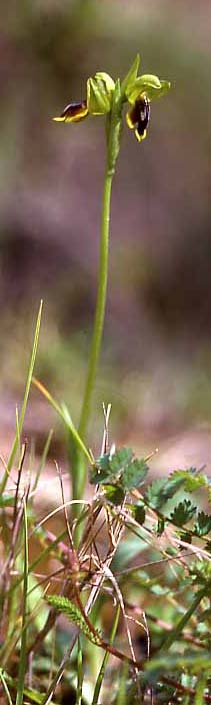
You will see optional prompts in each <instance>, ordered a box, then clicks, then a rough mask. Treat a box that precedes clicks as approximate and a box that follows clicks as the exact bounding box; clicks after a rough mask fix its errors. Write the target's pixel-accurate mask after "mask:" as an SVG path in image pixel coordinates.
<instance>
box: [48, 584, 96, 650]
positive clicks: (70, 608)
mask: <svg viewBox="0 0 211 705" xmlns="http://www.w3.org/2000/svg"><path fill="white" fill-rule="evenodd" d="M46 600H47V602H48V604H49V605H50V606H51V607H55V609H56V610H58V612H61V613H62V614H65V615H66V616H67V617H68V619H69V620H70V622H73V623H74V624H76V625H77V627H79V628H80V629H81V631H82V632H83V634H85V636H87V638H88V639H89V641H91V642H92V643H93V644H96V645H97V646H100V645H101V642H102V639H101V636H100V633H99V632H98V630H97V629H95V633H93V632H92V631H91V630H90V629H89V626H88V624H87V623H86V622H85V619H84V617H83V615H82V614H81V612H80V610H79V608H78V607H77V606H76V605H74V603H73V602H71V601H70V600H68V598H67V597H63V596H62V595H47V597H46Z"/></svg>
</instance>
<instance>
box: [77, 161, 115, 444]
mask: <svg viewBox="0 0 211 705" xmlns="http://www.w3.org/2000/svg"><path fill="white" fill-rule="evenodd" d="M112 180H113V173H112V172H111V171H110V169H109V168H108V167H107V169H106V174H105V181H104V190H103V202H102V222H101V243H100V262H99V279H98V292H97V303H96V311H95V321H94V329H93V336H92V342H91V350H90V357H89V364H88V371H87V379H86V386H85V393H84V399H83V406H82V410H81V417H80V423H79V435H80V436H81V437H82V439H83V440H85V437H86V431H87V426H88V421H89V416H90V408H91V401H92V395H93V390H94V383H95V378H96V372H97V366H98V360H99V355H100V349H101V342H102V335H103V326H104V318H105V306H106V293H107V282H108V252H109V230H110V203H111V187H112Z"/></svg>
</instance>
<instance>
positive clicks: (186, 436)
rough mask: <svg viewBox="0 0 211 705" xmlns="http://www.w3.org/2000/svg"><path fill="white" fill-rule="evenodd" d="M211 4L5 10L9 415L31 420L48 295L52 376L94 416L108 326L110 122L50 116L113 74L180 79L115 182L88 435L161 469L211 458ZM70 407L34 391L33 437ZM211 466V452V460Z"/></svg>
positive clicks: (45, 2) (39, 1) (7, 421)
mask: <svg viewBox="0 0 211 705" xmlns="http://www.w3.org/2000/svg"><path fill="white" fill-rule="evenodd" d="M210 26H211V5H210V2H208V0H207V1H206V0H203V1H202V2H201V3H200V5H199V3H198V2H196V0H177V2H176V3H173V2H172V3H170V2H167V0H142V1H141V2H140V0H130V2H128V0H127V1H126V0H100V1H99V0H98V1H96V0H75V1H73V0H33V2H29V0H24V2H22V3H21V5H20V7H19V8H18V9H17V3H15V2H14V0H12V1H11V2H10V3H8V4H7V5H6V6H5V4H4V8H3V10H2V22H1V33H0V46H1V62H0V76H1V102H2V108H1V161H0V179H1V190H0V206H1V208H0V211H1V220H0V272H1V276H0V313H1V344H0V369H1V375H0V389H1V401H0V417H1V434H0V436H1V438H0V447H1V449H2V450H4V449H5V445H7V439H9V436H10V433H11V432H12V429H13V428H14V424H15V404H16V403H18V404H19V403H20V402H21V399H22V396H23V390H24V380H25V378H26V370H27V365H28V360H29V355H30V349H31V344H32V338H33V330H34V323H35V318H36V314H37V310H38V306H39V301H40V299H41V298H43V299H44V314H43V321H42V331H41V339H40V346H39V355H38V359H37V367H36V373H37V376H38V377H39V379H41V381H42V382H43V383H44V384H46V386H47V387H48V388H49V390H50V391H51V393H52V394H53V395H55V396H56V397H57V398H58V399H59V400H61V399H63V400H65V402H66V403H67V404H68V406H69V408H70V412H71V414H72V417H73V419H74V421H75V422H76V423H77V419H78V416H79V411H80V404H81V395H82V393H83V388H84V381H85V372H86V364H87V357H88V351H89V344H90V335H91V327H92V322H93V314H94V306H95V296H96V284H97V266H98V252H99V231H100V217H101V195H102V186H103V174H104V155H105V144H104V126H103V120H104V119H103V118H96V119H93V118H92V119H91V118H89V119H87V120H85V121H83V122H81V123H80V124H79V125H72V126H70V125H59V124H56V123H54V122H53V121H52V119H51V118H52V116H54V115H58V114H59V113H60V112H61V110H62V109H63V108H64V106H65V105H66V104H67V103H68V102H70V101H71V100H73V101H77V100H81V98H83V97H85V90H86V78H87V77H88V76H91V75H93V74H94V73H95V72H96V71H97V70H103V71H107V72H108V73H110V74H111V75H112V76H113V77H114V78H116V77H117V76H120V78H122V77H124V75H125V73H127V71H128V69H129V67H130V65H131V63H132V61H133V60H134V57H135V55H136V53H137V51H139V52H140V55H141V73H155V74H157V75H158V76H160V78H164V79H168V80H170V81H171V83H172V90H171V91H170V93H169V94H168V96H167V97H165V98H163V99H161V100H160V101H157V102H154V103H153V104H152V117H151V122H150V127H149V131H148V137H147V139H146V140H145V141H144V142H143V143H142V144H138V142H137V141H136V139H135V136H134V134H133V133H132V132H131V131H130V130H128V129H127V126H126V124H125V129H124V133H123V139H122V147H121V153H120V158H119V162H118V169H117V175H116V178H115V182H114V188H113V198H112V227H111V246H110V274H109V290H108V305H107V315H106V325H105V334H104V346H103V353H102V357H101V364H100V369H99V372H98V379H97V385H96V394H95V400H94V408H93V416H92V423H91V425H90V435H89V444H90V445H91V446H92V447H93V449H94V450H95V451H96V449H97V450H99V448H100V443H101V434H102V411H101V405H102V402H103V401H104V402H105V403H107V402H111V403H112V416H111V425H110V427H111V435H112V438H113V439H115V440H116V442H117V443H132V444H133V446H134V447H135V449H136V450H137V451H138V452H143V451H144V452H145V451H148V450H149V449H153V448H155V447H156V446H158V447H159V448H160V454H159V455H158V458H156V460H154V462H155V466H156V463H158V466H159V467H160V468H161V469H162V468H165V466H166V467H167V466H168V468H169V467H171V466H172V467H175V466H177V464H180V465H181V464H182V465H184V466H187V464H188V463H189V464H193V463H194V462H195V463H196V464H201V465H202V464H203V463H206V464H207V466H208V467H209V463H210V451H211V441H210V421H211V233H210V220H211V200H210V152H211V122H210V112H211V92H210V71H211V48H210ZM49 425H53V426H54V427H55V429H56V431H55V439H56V440H55V443H56V444H57V445H56V448H54V453H55V452H56V454H58V455H59V454H60V453H61V455H63V454H64V440H63V437H62V431H61V428H60V426H59V425H58V421H57V419H56V418H55V416H54V414H52V412H51V411H50V409H49V408H48V406H47V403H46V402H45V401H43V400H42V399H41V398H40V396H39V394H38V392H37V391H36V390H33V392H32V395H31V403H30V406H29V411H28V416H27V422H26V432H27V434H30V435H31V434H33V435H34V436H35V437H36V442H37V445H38V448H39V444H40V445H42V444H43V442H44V439H45V437H46V433H47V431H48V430H49ZM210 467H211V463H210Z"/></svg>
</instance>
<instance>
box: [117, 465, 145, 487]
mask: <svg viewBox="0 0 211 705" xmlns="http://www.w3.org/2000/svg"><path fill="white" fill-rule="evenodd" d="M147 473H148V466H147V464H146V462H145V460H144V459H143V458H141V460H138V459H135V460H133V462H132V463H130V464H129V465H128V466H126V468H125V470H124V473H123V475H122V486H123V487H124V489H125V490H132V489H133V488H134V487H139V485H141V484H142V482H143V481H144V479H145V477H146V475H147Z"/></svg>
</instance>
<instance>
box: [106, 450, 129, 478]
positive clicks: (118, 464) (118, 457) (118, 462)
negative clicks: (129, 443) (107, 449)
mask: <svg viewBox="0 0 211 705" xmlns="http://www.w3.org/2000/svg"><path fill="white" fill-rule="evenodd" d="M132 458H133V451H132V448H119V449H118V450H116V452H115V453H114V454H113V455H112V456H111V460H110V468H111V471H112V472H113V473H115V474H116V475H118V474H119V473H120V472H121V471H123V470H124V468H126V466H127V465H128V463H130V462H131V460H132Z"/></svg>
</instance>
